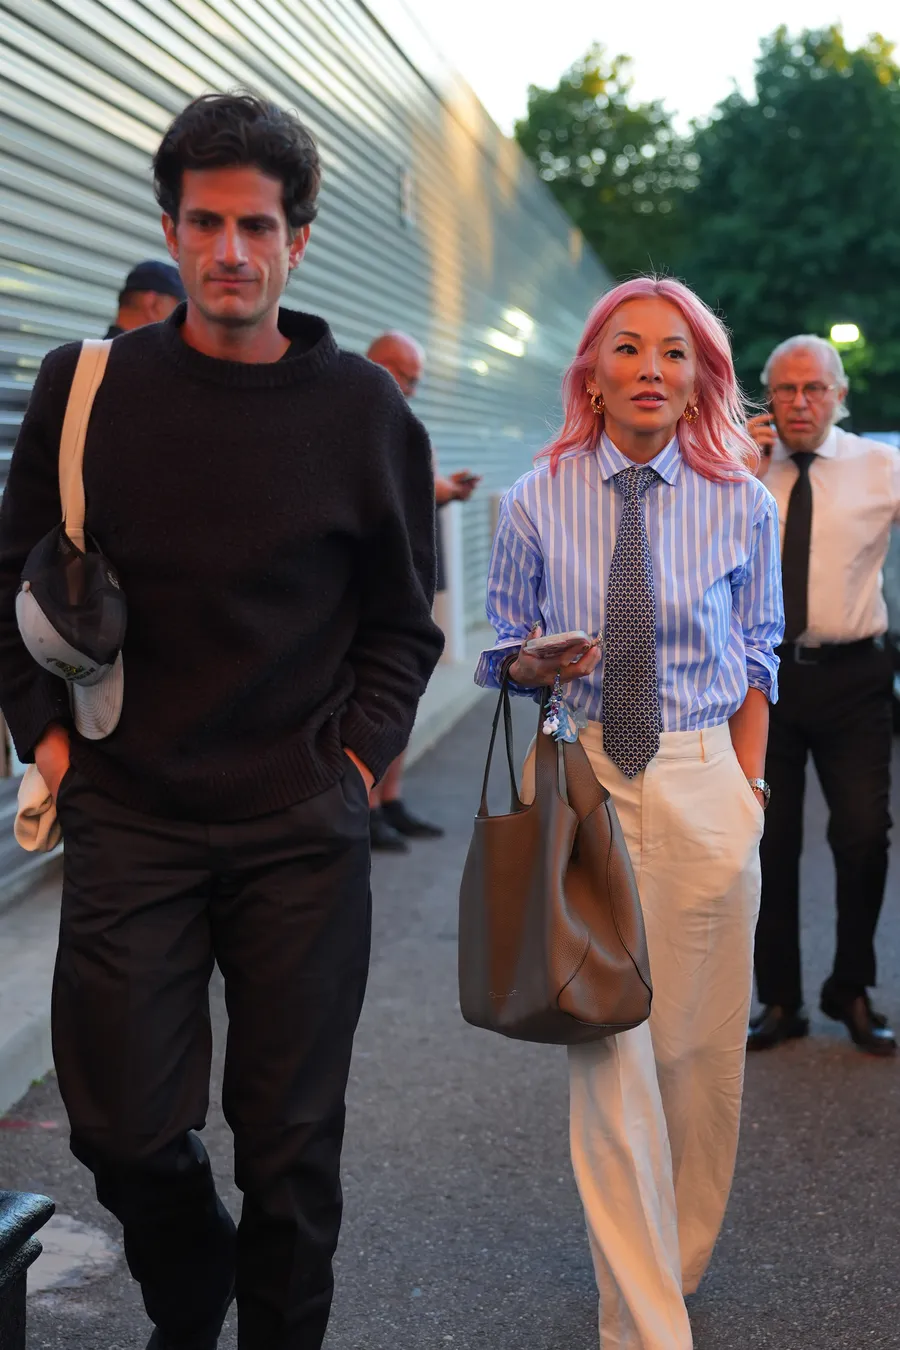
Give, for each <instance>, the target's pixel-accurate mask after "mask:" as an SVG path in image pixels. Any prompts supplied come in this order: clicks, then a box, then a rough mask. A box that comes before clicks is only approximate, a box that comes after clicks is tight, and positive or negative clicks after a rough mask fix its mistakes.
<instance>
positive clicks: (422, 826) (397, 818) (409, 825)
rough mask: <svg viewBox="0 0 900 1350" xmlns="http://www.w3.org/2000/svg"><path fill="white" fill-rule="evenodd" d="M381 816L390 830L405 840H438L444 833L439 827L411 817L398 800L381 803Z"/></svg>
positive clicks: (416, 817)
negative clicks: (402, 836)
mask: <svg viewBox="0 0 900 1350" xmlns="http://www.w3.org/2000/svg"><path fill="white" fill-rule="evenodd" d="M381 814H382V815H383V816H384V818H385V820H386V821H387V823H388V824H389V825H390V826H391V828H392V829H394V830H396V831H397V833H398V834H402V835H405V836H406V838H407V839H440V838H441V837H442V835H443V833H444V831H443V830H442V829H441V827H440V825H432V824H431V823H430V822H429V821H427V820H420V819H419V818H418V816H414V815H411V814H410V812H409V811H407V809H406V807H405V806H404V805H403V802H402V801H400V799H399V798H395V799H394V800H393V801H392V802H382V803H381Z"/></svg>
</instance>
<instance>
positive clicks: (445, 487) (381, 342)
mask: <svg viewBox="0 0 900 1350" xmlns="http://www.w3.org/2000/svg"><path fill="white" fill-rule="evenodd" d="M366 355H367V356H368V358H369V360H370V361H374V362H375V364H376V365H378V366H383V367H384V369H385V370H388V371H390V373H391V374H392V375H393V377H394V379H395V380H396V381H397V384H398V385H399V386H400V392H401V393H402V394H403V395H404V397H405V398H407V399H411V398H414V397H415V394H416V390H417V389H418V387H419V384H420V382H421V379H422V373H423V371H424V369H425V352H424V350H423V348H422V347H421V346H420V345H419V343H418V342H416V340H415V338H411V337H410V336H409V334H408V333H399V332H394V331H391V332H388V333H382V334H381V336H380V337H377V338H376V339H375V341H374V342H373V343H372V345H371V346H370V347H369V350H368V352H367V353H366ZM480 482H481V479H480V478H479V477H478V476H477V475H476V474H473V473H472V472H470V470H469V469H462V470H461V471H460V472H459V473H452V474H450V476H449V477H448V478H444V477H442V476H441V475H440V474H438V473H437V465H436V463H435V479H434V499H435V503H436V505H437V507H438V509H440V508H441V507H442V506H446V505H447V503H448V502H467V501H468V500H469V498H470V497H471V495H472V493H473V492H474V491H475V489H476V487H477V486H478V484H479V483H480ZM446 584H447V583H446V576H445V568H444V549H443V540H442V537H441V527H440V522H438V526H437V589H438V591H443V590H444V589H445V588H446ZM405 760H406V755H405V753H404V754H401V755H398V756H397V758H396V759H395V760H394V762H393V764H392V765H391V767H390V768H389V769H388V771H387V773H386V774H385V775H384V778H383V779H382V780H381V782H380V783H379V784H378V785H377V786H376V787H374V788H373V789H372V792H371V794H370V808H371V810H370V816H369V832H370V836H371V840H372V847H373V848H374V849H379V850H381V851H383V852H386V853H406V852H407V851H408V849H409V845H408V844H407V842H406V841H407V839H439V838H440V837H441V835H442V834H443V833H444V831H443V830H442V829H441V827H440V825H433V824H432V823H431V822H430V821H428V820H422V819H420V817H418V816H414V815H413V813H412V812H411V811H410V810H409V808H408V807H407V805H406V803H405V802H404V800H403V770H404V766H405Z"/></svg>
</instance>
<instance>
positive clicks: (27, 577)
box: [16, 525, 127, 741]
mask: <svg viewBox="0 0 900 1350" xmlns="http://www.w3.org/2000/svg"><path fill="white" fill-rule="evenodd" d="M87 542H88V544H89V548H88V551H87V552H85V553H82V551H81V549H79V548H78V547H77V546H76V545H75V544H73V543H72V540H71V539H70V538H69V536H68V535H67V534H66V531H65V528H64V526H62V525H57V526H56V528H55V529H53V530H51V531H50V533H49V534H47V535H45V536H44V538H43V539H42V540H41V541H40V543H38V544H35V546H34V548H33V549H32V550H31V552H30V553H29V555H28V559H27V561H26V563H25V566H24V568H23V569H22V580H21V583H20V585H19V591H18V594H17V596H16V620H17V622H18V625H19V632H20V633H21V635H22V641H23V642H24V643H25V646H26V647H27V648H28V651H29V652H30V653H31V655H32V656H33V657H34V659H35V661H37V663H38V665H40V666H42V667H43V669H44V670H48V671H50V673H51V674H53V675H58V676H59V677H60V678H61V679H63V680H65V681H66V683H67V685H68V686H69V699H70V702H71V705H72V714H73V717H74V719H75V726H76V728H77V729H78V731H79V732H80V733H81V735H82V736H84V737H86V738H87V739H88V740H91V741H99V740H102V739H103V738H104V737H105V736H109V735H110V733H111V732H113V731H115V729H116V726H117V725H118V721H119V716H120V714H121V712H122V698H123V695H124V678H125V677H124V671H123V666H122V644H123V642H124V641H125V624H126V619H127V606H126V603H125V596H124V595H123V593H122V588H121V586H120V584H119V578H118V577H117V576H116V573H115V569H114V568H113V566H112V564H111V563H110V562H109V561H108V560H107V559H106V558H105V557H104V556H103V554H102V553H101V552H100V551H99V549H96V548H94V547H93V546H92V544H91V541H87Z"/></svg>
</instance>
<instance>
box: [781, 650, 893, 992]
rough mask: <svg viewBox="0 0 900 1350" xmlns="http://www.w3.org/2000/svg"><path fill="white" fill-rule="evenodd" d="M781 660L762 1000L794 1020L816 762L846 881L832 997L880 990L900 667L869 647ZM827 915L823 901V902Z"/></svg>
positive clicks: (840, 886)
mask: <svg viewBox="0 0 900 1350" xmlns="http://www.w3.org/2000/svg"><path fill="white" fill-rule="evenodd" d="M795 650H796V649H794V648H791V647H785V648H783V649H782V651H781V653H780V654H781V658H782V664H781V669H780V672H779V699H778V702H777V703H776V704H774V705H773V706H772V708H771V710H770V722H769V745H768V752H767V755H766V779H767V781H768V783H769V785H770V787H771V789H772V799H771V808H770V810H769V812H768V813H767V817H766V828H765V833H764V835H763V839H762V844H761V846H760V857H761V862H762V872H763V891H762V903H761V907H760V915H759V924H758V927H757V931H756V958H755V962H756V981H757V992H758V994H759V999H760V1002H762V1003H764V1004H767V1005H775V1006H777V1007H780V1008H783V1009H785V1010H786V1011H789V1012H790V1011H795V1010H797V1009H799V1008H800V1006H801V1004H802V1003H803V988H802V980H801V973H800V917H799V897H800V854H801V849H802V845H803V799H804V787H805V780H806V766H807V761H808V759H809V758H810V757H811V758H812V761H813V764H814V765H815V769H816V773H817V774H818V777H819V781H820V783H821V785H822V791H823V793H824V795H825V800H826V802H827V805H828V812H829V820H828V842H829V844H830V846H831V850H832V853H833V855H834V863H835V872H836V881H837V940H836V948H835V957H834V965H833V968H832V974H831V976H830V978H829V981H828V986H827V987H828V991H829V992H830V993H831V994H833V995H835V996H837V997H839V998H841V997H845V998H853V997H855V996H857V995H859V994H862V993H864V992H865V990H866V988H867V987H868V986H870V985H873V984H874V983H875V976H876V968H875V929H876V925H877V923H878V916H879V914H880V912H881V905H882V901H883V899H884V887H885V878H886V875H887V862H888V831H889V829H890V826H891V816H890V809H889V796H890V758H891V736H892V724H891V684H892V679H893V674H892V669H891V661H890V658H889V655H888V653H887V652H886V651H885V650H884V648H883V645H882V644H881V643H880V642H876V641H874V640H872V639H869V640H866V641H863V642H858V643H847V644H840V645H835V646H831V647H824V648H821V649H820V650H819V654H818V655H816V653H815V651H814V649H810V648H801V649H800V653H801V655H800V659H799V660H798V659H796V656H795ZM821 903H822V904H823V906H824V905H825V904H826V903H827V900H826V897H825V896H822V897H821Z"/></svg>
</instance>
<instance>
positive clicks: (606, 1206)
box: [528, 723, 763, 1350]
mask: <svg viewBox="0 0 900 1350" xmlns="http://www.w3.org/2000/svg"><path fill="white" fill-rule="evenodd" d="M581 739H582V744H583V745H584V748H585V750H586V751H587V754H588V756H589V758H590V761H591V764H592V765H593V768H594V772H595V773H596V775H597V777H598V778H599V779H600V782H601V783H603V785H604V786H605V787H606V788H607V789H608V790H609V792H610V793H611V795H612V798H613V801H614V802H615V806H616V810H617V812H618V815H619V820H620V821H621V824H622V830H623V832H624V835H625V841H626V844H627V845H628V851H629V853H630V855H631V861H632V864H633V866H634V871H635V876H636V877H637V882H638V889H639V891H640V896H641V905H642V908H643V912H644V923H645V926H646V930H647V944H648V948H649V952H650V973H651V976H652V980H653V1006H652V1011H651V1014H650V1020H649V1022H646V1023H644V1024H643V1025H642V1026H640V1027H636V1028H635V1029H634V1030H633V1031H626V1032H622V1033H621V1034H620V1035H618V1036H611V1037H609V1038H608V1039H606V1040H602V1041H595V1042H593V1043H592V1044H589V1045H583V1046H575V1047H572V1048H571V1049H570V1051H569V1083H570V1130H571V1149H572V1165H573V1167H574V1171H575V1179H576V1181H577V1184H578V1190H579V1193H580V1195H581V1200H582V1203H583V1205H584V1213H585V1219H586V1221H587V1228H588V1235H589V1237H590V1243H591V1252H592V1255H593V1260H594V1270H595V1273H596V1277H597V1285H598V1288H599V1293H600V1346H601V1350H691V1347H692V1345H693V1340H692V1337H691V1328H690V1323H689V1321H688V1316H687V1310H686V1308H685V1305H684V1297H683V1295H684V1294H690V1293H693V1291H694V1290H695V1289H696V1287H697V1285H698V1283H699V1281H700V1278H701V1276H702V1275H703V1272H704V1270H705V1269H706V1266H707V1263H708V1262H709V1258H710V1256H711V1254H712V1249H713V1246H714V1244H715V1241H716V1237H717V1236H718V1232H719V1229H720V1227H721V1224H722V1219H723V1217H724V1214H725V1206H726V1203H727V1201H728V1193H729V1190H730V1188H731V1180H732V1175H733V1172H734V1162H735V1155H736V1152H737V1141H738V1127H739V1121H740V1109H741V1091H742V1087H743V1077H744V1054H745V1047H746V1041H747V1019H748V1015H749V1010H750V995H751V982H752V972H753V933H754V929H755V927H756V916H757V912H758V909H759V891H760V872H759V840H760V836H761V834H762V827H763V812H762V808H761V807H760V805H759V803H758V802H757V800H756V798H755V797H754V795H753V792H752V789H751V788H750V785H749V784H748V782H747V780H746V778H745V776H744V773H743V771H742V769H741V767H740V765H739V763H738V761H737V757H736V756H735V753H734V750H733V748H732V744H731V736H730V733H729V730H728V725H727V723H722V724H721V725H719V726H717V727H713V728H709V729H707V730H704V731H673V732H664V733H663V734H662V737H661V744H660V749H659V753H658V754H657V755H656V757H655V758H654V759H653V760H652V761H651V762H650V764H649V765H648V766H647V768H646V769H645V770H644V772H643V773H641V774H638V776H637V777H636V778H634V779H631V780H629V779H628V778H626V777H625V776H624V775H623V774H622V773H620V772H619V770H618V769H617V768H616V767H615V765H614V764H613V763H612V761H611V760H610V759H609V758H608V757H607V756H606V755H605V754H604V752H603V732H602V728H601V727H600V726H599V725H598V724H597V723H591V724H589V726H588V727H587V729H586V730H585V731H583V732H582V736H581ZM530 767H531V766H530V764H529V769H530ZM528 777H529V778H531V775H530V774H529V775H528Z"/></svg>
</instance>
